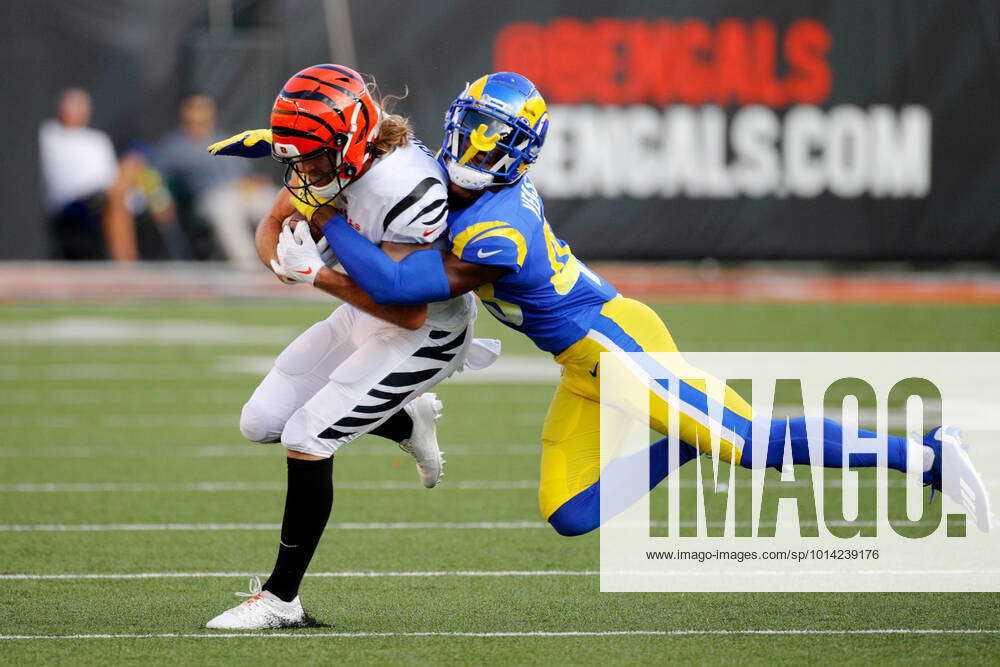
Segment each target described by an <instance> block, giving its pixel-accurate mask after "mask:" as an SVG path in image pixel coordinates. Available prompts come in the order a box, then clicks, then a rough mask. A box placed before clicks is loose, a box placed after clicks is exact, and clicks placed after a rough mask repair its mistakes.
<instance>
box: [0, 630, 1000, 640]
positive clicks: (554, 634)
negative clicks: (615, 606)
mask: <svg viewBox="0 0 1000 667" xmlns="http://www.w3.org/2000/svg"><path fill="white" fill-rule="evenodd" d="M998 634H1000V630H986V629H977V628H969V629H924V628H872V629H865V630H807V629H788V630H697V629H695V630H563V631H549V630H529V631H515V632H449V631H434V632H218V633H208V632H202V633H172V632H171V633H163V634H106V635H96V634H91V635H0V639H50V640H51V639H234V638H237V639H242V638H252V639H261V638H275V639H277V638H296V639H309V638H313V639H323V638H327V639H330V638H338V639H367V638H374V639H379V638H393V637H481V638H490V637H497V638H508V637H537V638H560V637H648V636H653V637H685V636H698V635H703V636H747V635H766V636H783V635H821V636H845V635H998Z"/></svg>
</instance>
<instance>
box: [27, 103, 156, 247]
mask: <svg viewBox="0 0 1000 667" xmlns="http://www.w3.org/2000/svg"><path fill="white" fill-rule="evenodd" d="M91 108H92V105H91V101H90V95H89V94H88V93H87V91H85V90H83V89H82V88H69V89H67V90H64V91H63V92H62V93H61V94H60V96H59V101H58V105H57V108H56V118H55V119H53V120H47V121H45V122H43V123H42V126H41V128H40V129H39V148H40V151H41V160H40V161H41V170H42V181H43V184H44V187H45V203H46V209H47V211H48V213H49V217H50V224H51V229H52V233H53V236H54V240H55V248H56V250H57V253H58V255H59V256H60V257H61V258H64V259H107V258H108V257H110V258H111V259H114V260H134V259H136V258H137V257H138V247H137V244H136V234H135V220H134V218H133V217H132V214H131V212H130V211H129V209H128V207H127V205H126V197H127V194H128V190H129V183H128V182H127V181H128V179H127V175H126V176H125V177H123V174H122V173H121V172H120V170H119V168H118V161H117V160H116V158H115V149H114V146H113V145H112V143H111V139H109V138H108V135H106V134H105V133H103V132H101V131H100V130H95V129H93V128H91V127H89V125H90V114H91Z"/></svg>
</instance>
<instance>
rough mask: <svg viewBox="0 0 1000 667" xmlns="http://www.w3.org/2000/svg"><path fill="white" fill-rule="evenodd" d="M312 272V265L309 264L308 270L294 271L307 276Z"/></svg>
mask: <svg viewBox="0 0 1000 667" xmlns="http://www.w3.org/2000/svg"><path fill="white" fill-rule="evenodd" d="M312 272H313V270H312V267H311V266H310V267H309V270H308V271H296V272H295V273H301V274H302V275H304V276H308V275H309V274H310V273H312Z"/></svg>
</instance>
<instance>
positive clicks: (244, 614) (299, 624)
mask: <svg viewBox="0 0 1000 667" xmlns="http://www.w3.org/2000/svg"><path fill="white" fill-rule="evenodd" d="M237 595H239V596H240V597H245V598H249V599H248V600H247V601H246V602H242V603H240V604H238V605H237V606H235V607H233V608H232V609H227V610H226V611H224V612H222V613H221V614H219V615H218V616H216V617H215V618H213V619H212V620H211V621H209V622H208V623H206V624H205V627H206V628H209V629H211V630H271V629H275V628H304V627H308V626H309V625H311V624H312V621H311V619H310V618H309V616H307V615H306V612H305V611H304V610H303V609H302V602H301V601H300V600H299V598H298V597H296V598H295V599H294V600H292V601H291V602H285V601H284V600H282V599H280V598H278V597H277V596H276V595H274V594H272V593H271V592H269V591H262V590H261V588H260V579H259V578H258V577H254V578H252V579H251V580H250V592H249V593H237Z"/></svg>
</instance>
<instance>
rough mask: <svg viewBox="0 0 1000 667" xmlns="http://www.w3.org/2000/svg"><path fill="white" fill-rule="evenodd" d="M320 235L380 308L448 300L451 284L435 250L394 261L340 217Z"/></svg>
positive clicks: (438, 253)
mask: <svg viewBox="0 0 1000 667" xmlns="http://www.w3.org/2000/svg"><path fill="white" fill-rule="evenodd" d="M323 235H324V236H325V237H326V240H327V242H328V243H329V244H330V247H331V248H333V249H334V250H335V251H336V253H337V257H338V258H339V259H340V263H341V264H342V265H343V266H344V268H345V269H347V273H348V275H350V276H351V278H353V279H354V281H355V282H356V283H358V285H360V286H361V289H363V290H364V291H365V292H367V293H368V296H370V297H371V298H372V300H373V301H375V303H377V304H379V305H380V306H385V305H390V304H398V305H410V304H419V303H430V302H432V301H444V300H446V299H450V298H451V285H450V284H449V283H448V276H447V275H446V274H445V270H444V262H443V261H442V259H441V252H440V251H439V250H437V249H436V248H428V249H427V250H417V251H416V252H413V253H410V254H409V255H407V256H406V257H405V258H404V259H403V260H402V261H401V262H397V261H395V260H394V259H392V258H391V257H389V256H388V255H386V254H385V253H384V252H382V250H381V249H379V247H378V246H376V245H375V244H374V243H372V242H371V241H369V240H368V239H366V238H365V237H363V236H361V234H358V233H357V232H356V231H354V229H352V228H351V226H350V225H349V224H348V223H347V220H345V219H344V218H343V217H342V216H339V215H338V216H334V217H333V218H331V219H330V221H329V222H327V223H326V224H325V225H323Z"/></svg>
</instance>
